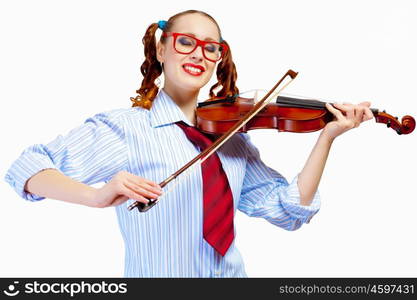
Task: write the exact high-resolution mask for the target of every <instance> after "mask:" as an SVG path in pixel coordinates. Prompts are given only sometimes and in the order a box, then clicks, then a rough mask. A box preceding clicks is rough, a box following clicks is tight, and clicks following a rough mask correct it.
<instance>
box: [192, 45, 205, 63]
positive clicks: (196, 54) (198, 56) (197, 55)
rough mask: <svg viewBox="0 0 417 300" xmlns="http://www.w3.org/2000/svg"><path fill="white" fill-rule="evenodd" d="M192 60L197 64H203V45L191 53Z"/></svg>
mask: <svg viewBox="0 0 417 300" xmlns="http://www.w3.org/2000/svg"><path fill="white" fill-rule="evenodd" d="M191 59H192V60H194V61H196V62H201V61H203V59H204V55H203V48H202V46H201V45H198V46H197V48H196V49H195V50H194V51H193V52H191Z"/></svg>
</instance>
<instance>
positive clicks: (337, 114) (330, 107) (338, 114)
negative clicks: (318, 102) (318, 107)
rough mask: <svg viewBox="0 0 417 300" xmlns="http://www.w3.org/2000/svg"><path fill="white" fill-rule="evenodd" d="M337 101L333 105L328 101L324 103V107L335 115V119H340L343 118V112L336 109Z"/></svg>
mask: <svg viewBox="0 0 417 300" xmlns="http://www.w3.org/2000/svg"><path fill="white" fill-rule="evenodd" d="M337 105H338V103H334V104H333V105H332V104H330V103H326V108H327V109H328V110H329V111H330V112H331V113H332V114H333V115H334V116H335V117H336V119H338V120H341V119H343V118H344V115H343V113H342V112H341V111H340V110H338V109H336V108H335V107H337Z"/></svg>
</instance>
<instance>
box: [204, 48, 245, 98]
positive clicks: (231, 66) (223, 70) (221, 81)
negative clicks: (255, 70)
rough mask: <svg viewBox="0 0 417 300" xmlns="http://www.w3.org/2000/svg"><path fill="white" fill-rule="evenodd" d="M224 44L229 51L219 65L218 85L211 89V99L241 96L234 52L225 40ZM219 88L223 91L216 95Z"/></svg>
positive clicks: (217, 72)
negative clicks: (233, 56) (237, 84)
mask: <svg viewBox="0 0 417 300" xmlns="http://www.w3.org/2000/svg"><path fill="white" fill-rule="evenodd" d="M223 43H225V44H226V45H227V46H228V48H229V49H228V50H227V51H226V53H225V55H224V57H223V58H222V60H221V61H220V63H219V64H218V65H217V70H216V75H217V83H216V84H215V85H213V86H212V87H211V88H210V98H213V97H227V96H234V95H237V94H239V89H238V88H237V86H236V80H237V72H236V66H235V63H234V62H233V58H232V52H231V50H230V46H229V45H228V44H227V42H226V41H224V40H223ZM219 87H221V90H220V91H219V92H218V93H217V94H215V93H214V90H215V89H216V88H219Z"/></svg>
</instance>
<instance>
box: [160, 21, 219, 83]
mask: <svg viewBox="0 0 417 300" xmlns="http://www.w3.org/2000/svg"><path fill="white" fill-rule="evenodd" d="M170 31H171V32H178V33H185V34H189V35H193V36H195V37H196V38H197V39H200V40H203V41H204V40H212V41H215V42H218V41H219V39H220V36H219V31H218V29H217V26H216V24H214V23H213V21H211V20H210V19H209V18H208V17H206V16H203V15H201V14H187V15H183V16H181V17H179V18H178V19H176V20H175V22H174V25H173V27H172V29H171V30H170ZM173 39H174V37H172V36H170V37H167V38H166V40H165V43H164V44H162V43H158V46H157V47H158V50H157V57H158V61H159V62H161V63H163V64H164V75H165V87H167V86H169V87H170V88H175V89H176V90H186V91H197V90H199V89H201V88H202V87H203V86H204V85H206V84H207V82H209V80H210V78H211V75H212V74H213V71H214V69H215V67H216V63H215V62H212V61H209V60H207V59H206V58H204V55H203V52H202V51H203V49H202V48H201V47H200V46H199V47H197V48H196V49H195V50H194V51H193V52H191V53H190V54H180V53H178V52H176V50H175V49H174V47H173ZM196 69H200V70H201V72H199V71H197V70H196Z"/></svg>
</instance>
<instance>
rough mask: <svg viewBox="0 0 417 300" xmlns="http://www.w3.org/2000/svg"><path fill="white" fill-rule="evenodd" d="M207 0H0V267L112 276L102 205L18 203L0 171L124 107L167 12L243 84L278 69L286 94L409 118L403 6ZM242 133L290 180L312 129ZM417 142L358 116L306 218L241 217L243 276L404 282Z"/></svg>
mask: <svg viewBox="0 0 417 300" xmlns="http://www.w3.org/2000/svg"><path fill="white" fill-rule="evenodd" d="M205 2H206V4H197V3H203V1H199V2H196V1H179V0H177V1H166V2H164V1H39V0H38V1H1V4H0V31H1V34H0V36H1V41H0V43H1V47H0V51H1V55H0V84H1V89H0V99H1V104H0V105H1V108H0V112H1V118H0V122H1V124H0V128H1V139H2V146H1V148H0V149H1V160H0V171H1V174H0V175H1V182H0V195H1V197H0V241H1V242H0V243H1V246H0V276H2V277H23V276H50V277H67V276H73V277H88V276H94V277H96V276H99V277H118V276H123V262H124V246H123V241H122V238H121V235H120V232H119V229H118V224H117V220H116V215H115V212H114V209H113V208H106V209H93V208H88V207H82V206H77V205H72V204H68V203H64V202H60V201H56V200H45V201H41V202H37V203H32V202H28V201H24V200H22V199H21V198H19V197H18V196H17V195H16V194H15V193H14V192H13V190H12V189H11V187H9V186H8V185H7V184H6V183H5V182H4V180H3V177H4V174H5V172H6V170H7V169H8V168H9V166H10V165H11V163H12V162H13V160H14V159H16V158H17V157H18V156H19V154H20V153H21V152H22V151H23V150H24V148H26V147H28V146H30V145H32V144H35V143H47V142H49V141H50V140H52V139H54V138H55V137H56V136H57V135H58V134H65V133H67V132H68V131H69V130H70V129H72V128H74V127H76V126H78V125H80V124H82V123H83V122H84V120H85V119H87V118H88V117H89V116H92V115H94V114H96V113H98V112H101V111H105V110H109V109H114V108H121V107H129V106H130V100H129V97H131V96H134V95H135V90H136V89H137V88H138V87H139V84H140V81H141V77H140V76H139V75H140V72H139V67H140V64H141V63H142V60H143V47H142V44H141V38H142V36H143V34H144V32H145V29H146V27H147V26H148V25H149V24H150V23H152V22H157V21H158V20H160V19H168V18H169V17H170V16H171V15H173V14H175V13H177V12H179V11H182V10H186V9H201V10H204V11H206V12H208V13H210V14H211V15H212V16H213V17H214V18H216V19H217V20H218V23H219V25H220V26H221V28H222V33H223V38H224V39H226V40H227V41H228V42H229V44H230V45H231V49H232V51H233V55H234V59H235V62H236V65H237V69H238V74H239V79H238V86H239V88H240V90H241V91H245V90H250V89H269V88H270V87H272V86H273V85H274V84H275V82H276V80H278V79H279V78H280V77H281V76H282V75H283V74H284V73H285V72H286V71H287V70H288V69H289V68H291V69H293V70H295V71H298V72H299V75H298V77H297V78H296V79H295V81H294V82H293V83H292V84H291V85H290V86H289V87H288V89H287V90H286V92H288V93H293V94H297V95H304V96H312V97H319V98H322V99H329V100H330V101H348V102H361V101H364V100H370V101H371V102H372V107H375V108H379V109H385V110H386V111H387V112H388V113H391V114H393V115H395V116H399V117H400V118H401V117H402V116H403V115H406V114H410V115H412V116H414V117H417V104H416V103H417V97H416V89H415V86H416V83H415V81H416V69H417V60H416V53H417V43H416V28H417V19H416V18H415V16H416V13H417V9H416V4H415V1H411V0H410V1H352V0H350V1H294V0H292V1H260V0H258V1H253V2H249V1H248V2H247V3H245V2H239V4H238V3H237V2H235V1H214V0H211V1H205ZM213 83H214V81H212V82H211V84H213ZM211 84H210V86H211ZM203 92H204V93H203ZM203 92H202V93H201V95H200V98H201V100H204V99H205V98H206V96H207V89H205V90H204V91H203ZM250 135H251V136H252V138H253V140H254V143H255V144H256V145H257V146H258V148H259V149H260V151H261V154H262V158H263V159H264V161H265V162H266V163H267V164H268V165H270V166H271V167H273V168H274V169H276V170H278V171H279V172H281V173H282V174H283V175H284V176H285V177H287V179H288V180H292V178H293V177H294V176H295V175H296V174H297V173H298V172H300V171H301V169H302V167H303V165H304V162H305V161H306V159H307V157H308V155H309V153H310V151H311V149H312V147H313V145H314V143H315V141H316V139H317V137H318V132H316V133H310V134H291V133H278V132H276V131H274V130H262V131H251V132H250ZM416 145H417V132H414V133H413V134H411V135H408V136H406V135H404V136H398V135H397V134H396V133H395V132H394V131H393V130H391V129H387V128H386V127H385V126H384V125H383V124H377V123H375V122H374V121H373V120H371V121H369V122H367V123H365V124H363V125H361V126H360V127H359V128H358V129H354V130H352V131H349V132H347V133H345V134H344V135H342V136H340V137H339V138H337V139H336V141H335V143H334V144H333V147H332V150H331V153H330V156H329V159H328V162H327V165H326V169H325V171H324V175H323V177H322V182H321V184H320V188H319V189H320V193H321V196H322V208H321V211H320V212H319V213H318V214H317V215H316V216H315V217H314V218H313V220H312V221H311V223H310V224H308V225H304V226H303V227H302V228H301V229H299V230H298V231H294V232H287V231H284V230H282V229H280V228H278V227H275V226H273V225H272V224H269V223H268V222H266V221H265V220H263V219H255V218H249V217H247V216H246V215H244V214H242V213H240V212H239V213H238V214H237V216H236V221H235V222H236V227H237V237H236V243H237V246H238V248H239V249H240V251H241V252H242V255H243V258H244V261H245V264H246V270H247V273H248V276H250V277H304V276H306V277H336V276H337V277H340V276H346V277H359V276H365V277H368V276H372V277H378V276H384V277H385V276H394V277H400V276H401V277H402V276H417V262H416V255H415V254H416V252H417V246H416V244H415V237H416V235H415V230H416V227H417V218H416V209H417V197H416V182H415V176H414V174H415V168H416V166H417V164H416V158H415V155H416Z"/></svg>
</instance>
